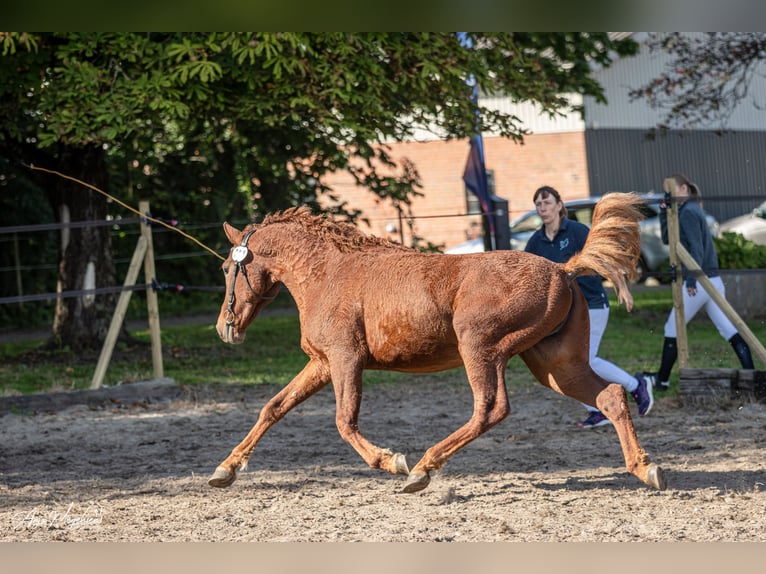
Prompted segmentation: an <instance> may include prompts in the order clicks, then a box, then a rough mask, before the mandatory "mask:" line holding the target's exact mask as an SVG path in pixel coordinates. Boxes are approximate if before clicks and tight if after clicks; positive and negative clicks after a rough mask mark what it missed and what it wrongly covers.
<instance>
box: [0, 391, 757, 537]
mask: <svg viewBox="0 0 766 574" xmlns="http://www.w3.org/2000/svg"><path fill="white" fill-rule="evenodd" d="M452 379H453V380H451V381H450V380H448V381H446V382H445V381H444V379H436V378H429V377H407V376H403V379H402V382H401V383H399V384H389V385H385V384H381V385H374V386H371V387H367V388H366V390H365V397H364V401H363V404H362V414H361V417H360V426H361V429H362V431H363V432H364V433H365V434H366V436H368V438H370V439H371V440H372V441H373V442H375V443H376V444H378V445H380V446H383V447H388V448H391V449H392V450H395V451H398V452H405V453H407V455H408V461H409V463H410V466H413V465H414V463H415V462H416V461H417V460H418V458H419V457H420V455H421V454H422V452H423V451H424V450H425V449H426V448H427V447H428V446H430V445H431V444H433V443H435V442H437V441H438V440H439V439H441V438H443V437H444V436H446V435H447V434H448V433H449V432H451V431H452V430H454V429H456V428H457V427H458V426H459V425H461V424H462V423H463V422H464V421H465V420H466V419H467V417H468V416H469V414H470V411H471V397H470V392H469V388H468V385H467V383H464V382H462V381H460V380H459V377H455V376H453V377H452ZM275 391H276V387H267V386H262V387H250V388H244V387H240V386H231V385H229V386H223V385H215V384H212V385H209V386H205V387H196V388H194V389H188V388H184V390H183V395H182V398H181V399H180V400H175V401H173V402H164V403H155V404H133V405H123V404H115V405H111V406H109V407H105V408H99V409H92V408H88V407H85V406H75V407H70V408H68V409H66V410H64V411H62V412H58V413H55V414H35V415H18V414H8V415H5V416H2V417H0V429H2V437H3V440H2V441H0V540H2V541H259V542H269V541H293V542H294V541H311V542H320V541H389V542H410V541H483V542H491V541H764V540H766V462H765V460H764V450H765V447H766V405H763V404H757V403H745V404H734V405H714V406H705V407H700V406H696V407H691V406H688V405H687V406H684V405H680V404H679V403H678V400H677V399H673V398H660V399H658V401H657V403H656V404H655V408H654V410H653V411H652V413H651V414H650V416H648V417H646V418H643V419H638V417H637V416H636V415H635V404H633V403H631V408H633V412H634V416H636V421H635V422H636V428H637V432H638V436H639V440H640V441H641V443H642V445H643V446H644V448H645V449H646V450H647V452H648V453H649V454H650V456H651V457H652V459H653V460H654V461H656V462H658V463H659V464H660V465H661V466H662V467H663V468H664V469H665V471H666V474H667V478H668V489H667V490H666V491H664V492H658V491H655V490H652V489H650V488H648V487H646V486H644V485H643V484H642V483H640V482H639V481H638V480H637V479H636V478H635V477H633V476H632V475H629V474H627V472H626V471H625V469H624V466H623V460H622V453H621V451H620V448H619V443H618V440H617V435H616V433H615V432H614V429H613V428H612V427H611V426H606V427H601V428H598V429H594V430H579V429H577V428H576V426H575V424H574V423H575V421H576V420H578V419H580V418H582V415H583V409H582V407H581V406H580V405H579V404H577V403H575V402H574V401H572V400H571V399H567V398H564V397H559V396H558V395H556V394H554V393H553V392H551V391H549V390H547V389H544V388H543V387H541V386H539V385H536V384H533V383H532V382H531V377H530V381H529V382H525V383H523V384H521V385H515V386H511V407H512V412H511V415H510V416H509V417H508V418H507V419H505V420H504V421H503V422H502V423H500V424H499V425H498V426H496V427H495V428H494V429H492V430H490V431H489V432H488V433H487V434H485V435H484V436H483V437H481V438H480V439H478V440H477V441H475V442H473V443H471V444H469V445H468V446H467V447H466V448H465V449H463V450H462V451H460V452H458V453H457V454H456V455H455V456H454V457H453V458H452V459H451V460H450V462H449V463H448V464H447V465H446V466H445V467H444V469H443V470H442V471H441V472H440V473H439V474H437V475H436V476H434V477H433V478H432V481H431V484H430V486H429V487H428V488H427V489H426V490H424V491H422V492H420V493H417V494H410V495H406V494H400V493H399V492H398V491H399V489H400V488H401V487H402V485H403V483H404V477H401V476H393V475H389V474H386V473H383V472H381V471H377V470H372V469H369V468H368V467H367V466H366V465H365V464H364V462H363V461H362V460H361V458H360V457H359V456H358V455H357V454H356V452H355V451H354V450H353V449H352V448H351V447H350V446H348V445H347V444H346V443H345V442H343V441H342V440H341V438H340V437H339V435H338V433H337V430H336V429H335V423H334V414H335V406H334V395H333V392H332V389H331V388H330V387H328V388H326V389H324V390H323V391H321V392H320V393H319V394H318V395H316V396H314V397H312V398H311V399H309V400H308V401H307V402H306V403H304V404H303V405H301V406H300V407H299V408H297V409H295V410H294V411H293V412H291V413H289V414H288V416H287V417H286V418H285V419H284V420H282V421H281V422H279V423H278V424H277V425H276V426H275V427H273V428H272V429H271V430H270V431H269V432H268V433H267V434H266V436H265V438H264V439H263V440H262V441H261V443H260V444H259V446H258V447H257V448H256V450H255V452H254V453H253V456H252V458H251V460H250V466H249V468H248V470H247V471H246V472H244V473H240V475H239V479H238V480H237V481H236V482H235V483H234V484H233V485H232V486H231V487H230V488H228V489H215V488H211V487H209V486H208V485H207V478H208V476H209V474H210V473H211V472H212V471H213V470H214V469H215V467H216V466H217V465H218V463H219V462H220V461H222V460H223V459H224V458H225V457H226V456H227V455H228V453H229V451H230V450H231V449H232V448H233V447H234V446H235V445H236V444H237V443H238V442H239V441H240V440H241V439H242V438H243V437H244V436H245V434H246V433H247V431H248V430H249V429H250V427H251V425H252V424H253V423H254V422H255V419H256V417H257V413H258V410H259V409H260V407H261V405H262V404H263V403H264V402H265V401H266V400H267V399H268V398H269V397H270V396H271V395H273V394H274V392H275Z"/></svg>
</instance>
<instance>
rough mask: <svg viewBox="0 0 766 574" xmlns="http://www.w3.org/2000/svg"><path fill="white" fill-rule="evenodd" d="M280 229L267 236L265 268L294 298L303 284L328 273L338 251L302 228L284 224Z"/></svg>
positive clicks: (304, 288) (338, 256)
mask: <svg viewBox="0 0 766 574" xmlns="http://www.w3.org/2000/svg"><path fill="white" fill-rule="evenodd" d="M280 231H281V233H274V234H273V235H272V236H271V237H269V238H268V245H269V249H268V255H267V259H268V260H270V261H271V263H272V266H271V268H270V269H269V270H270V271H271V273H272V274H273V275H274V277H275V278H276V279H278V280H279V281H280V282H281V283H283V284H284V286H285V287H286V288H287V289H288V290H289V291H290V293H291V294H292V295H293V296H294V297H295V296H299V295H300V292H303V291H305V290H306V288H307V287H306V286H307V285H311V284H312V283H316V282H317V280H318V279H320V278H321V277H323V276H325V275H327V273H332V271H331V269H332V268H333V267H334V266H335V265H337V264H338V259H339V258H341V257H342V254H341V253H339V252H338V251H337V250H336V249H335V248H334V247H332V246H330V245H327V244H326V243H325V242H324V241H322V240H321V239H319V238H317V237H314V236H312V235H310V234H308V233H307V232H306V231H304V230H302V229H295V228H292V226H286V228H285V229H284V230H280Z"/></svg>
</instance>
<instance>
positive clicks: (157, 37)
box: [0, 32, 636, 334]
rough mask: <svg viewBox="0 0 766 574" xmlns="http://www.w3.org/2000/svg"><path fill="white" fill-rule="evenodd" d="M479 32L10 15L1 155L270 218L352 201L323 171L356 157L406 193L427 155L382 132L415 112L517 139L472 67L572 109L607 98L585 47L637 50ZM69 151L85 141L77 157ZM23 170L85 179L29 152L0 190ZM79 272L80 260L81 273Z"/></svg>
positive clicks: (594, 54) (520, 129)
mask: <svg viewBox="0 0 766 574" xmlns="http://www.w3.org/2000/svg"><path fill="white" fill-rule="evenodd" d="M469 37H470V40H471V44H472V46H473V48H471V49H468V48H466V47H465V46H464V45H463V44H462V43H461V42H460V40H459V39H458V37H457V35H456V34H454V33H408V32H396V33H345V32H338V33H295V32H258V33H235V32H225V33H146V32H144V33H111V32H109V33H91V32H87V33H85V32H83V33H74V32H66V33H39V34H37V33H35V34H32V33H7V32H6V33H0V154H1V155H2V156H3V157H4V158H5V159H6V161H7V163H4V164H0V165H5V166H11V165H16V166H19V165H21V163H22V162H23V163H24V164H31V163H34V164H38V165H41V166H44V167H52V168H58V169H59V170H60V171H62V172H64V173H70V174H71V173H74V172H77V173H79V174H81V175H82V176H83V179H84V180H85V181H88V183H95V182H98V183H99V186H101V185H103V186H105V187H106V188H107V190H111V191H113V193H114V194H116V195H118V196H120V197H121V198H123V199H126V200H129V201H131V200H132V201H133V202H135V203H137V200H138V199H139V198H146V199H149V200H150V201H151V204H152V209H153V211H155V212H156V213H160V212H163V211H165V212H169V213H172V214H173V216H174V217H176V218H178V219H181V220H182V221H189V222H195V221H197V222H199V221H200V220H202V221H206V222H209V221H222V220H224V219H230V220H231V219H235V220H236V219H250V218H258V217H260V216H261V215H262V214H263V213H264V212H268V211H273V210H275V209H282V208H286V207H289V206H292V205H298V204H308V205H313V206H315V207H317V206H318V205H319V200H320V198H324V199H325V200H327V199H329V200H331V201H330V202H331V203H333V204H334V206H333V207H331V209H333V210H335V211H337V212H345V213H346V214H347V215H348V216H349V217H350V218H353V217H354V216H355V215H358V214H354V213H348V211H349V210H348V209H347V206H345V205H344V204H343V202H342V200H341V198H340V197H336V196H335V195H334V194H333V190H331V189H329V188H327V187H326V185H325V183H324V179H323V176H324V175H326V174H327V173H331V172H335V171H338V170H345V171H347V172H348V173H350V174H351V175H352V177H353V178H354V180H355V181H356V182H357V183H358V184H359V185H361V186H364V187H365V188H366V189H368V190H369V191H370V192H371V193H374V194H376V195H378V196H379V197H380V198H381V199H382V200H384V201H394V202H396V203H397V204H398V205H403V206H406V205H407V204H408V203H409V201H410V199H411V197H412V196H413V194H417V193H418V188H419V176H418V173H417V166H414V165H413V164H411V163H410V162H408V160H407V159H406V158H398V157H391V155H390V148H389V147H387V145H386V144H387V143H388V142H392V141H402V140H408V139H411V138H412V137H413V134H415V133H416V129H417V128H421V127H424V126H425V127H431V128H432V129H434V130H437V131H438V133H439V134H440V135H441V136H442V137H443V138H445V139H452V138H465V137H467V136H469V135H472V134H473V133H474V132H475V130H476V129H477V122H478V125H480V126H481V128H482V129H484V130H491V131H493V132H494V133H498V134H500V135H502V136H505V137H509V138H514V139H517V140H521V139H523V136H524V134H525V133H526V132H525V128H524V126H523V125H522V124H521V122H520V120H519V118H517V117H515V116H513V115H510V114H507V113H503V112H501V111H497V110H491V109H487V108H483V107H482V108H477V106H476V103H475V101H474V100H473V99H472V98H471V95H472V87H471V86H469V85H468V84H467V82H466V80H467V79H468V78H470V77H473V78H474V79H475V81H476V85H477V86H478V88H479V90H480V91H481V92H483V93H486V94H493V95H508V96H509V97H510V98H511V99H513V100H514V101H518V102H522V101H524V102H534V103H536V104H538V105H539V106H540V108H541V109H542V110H543V112H544V113H548V114H552V115H555V114H565V113H568V112H570V111H571V106H572V104H571V103H570V101H569V100H568V99H567V98H566V94H571V93H579V94H583V95H590V96H593V97H595V98H596V99H598V100H600V101H603V94H602V90H601V87H600V86H599V85H598V84H597V83H596V82H595V81H594V80H593V79H592V77H591V63H597V64H600V65H602V66H606V65H608V64H609V63H610V62H611V61H612V60H613V59H614V58H617V57H620V56H621V55H627V54H632V53H634V52H635V50H636V45H635V43H634V42H632V41H631V40H619V41H615V40H613V39H611V38H610V37H609V36H608V35H607V34H606V33H470V34H469ZM67 158H82V159H81V160H77V163H78V165H77V169H74V167H75V166H74V165H72V163H71V161H72V160H71V159H67ZM83 161H86V162H88V165H85V164H83V163H82V162H83ZM14 162H16V163H14ZM96 171H98V172H99V173H95V172H96ZM11 172H13V173H11ZM19 179H24V180H32V179H33V180H34V181H35V183H37V185H38V186H39V187H40V188H41V189H45V190H46V192H47V194H48V197H49V200H50V202H51V205H52V206H53V207H54V209H53V213H54V214H56V213H58V208H59V207H60V204H61V203H62V202H66V201H71V200H72V197H73V195H74V194H77V193H78V191H77V190H75V189H73V188H64V187H61V185H60V183H58V182H55V181H53V180H52V179H51V178H50V176H46V177H42V176H39V175H38V174H30V173H29V172H28V170H25V169H24V168H19V167H17V168H16V169H15V170H14V169H10V168H9V172H8V173H7V174H6V177H5V178H4V179H2V180H0V185H3V186H4V193H11V194H12V193H17V192H19V191H18V190H20V189H21V187H20V186H18V185H15V184H14V181H16V182H18V181H19ZM14 190H15V191H14ZM82 198H83V199H82V201H83V202H85V203H84V204H83V205H81V206H79V210H78V213H79V214H81V216H82V214H87V213H101V212H102V211H104V210H102V209H92V206H90V205H89V204H90V203H96V204H98V203H103V202H105V199H104V198H103V197H101V196H98V195H96V194H83V195H82ZM323 204H324V205H326V204H327V201H324V202H323ZM73 218H74V215H73ZM217 235H218V236H220V235H221V234H220V233H219V234H217ZM201 239H203V240H206V239H207V238H206V237H201ZM81 240H82V239H81V238H80V237H79V236H78V235H77V234H75V233H73V237H72V241H74V242H75V245H74V246H73V248H72V253H71V254H69V255H68V254H67V253H64V254H62V261H63V260H66V259H67V257H80V258H82V257H90V258H91V259H99V258H100V257H102V256H103V255H106V257H107V258H108V257H110V254H111V246H110V245H109V244H108V241H106V239H104V238H95V239H94V238H89V239H88V242H89V243H88V244H87V245H77V241H81ZM210 243H212V244H213V245H214V246H215V241H212V240H211V241H210ZM219 247H225V246H223V245H222V244H219ZM99 250H100V251H101V252H102V253H101V254H100V255H98V256H97V255H96V251H99ZM182 265H183V264H182ZM104 267H105V268H108V267H109V265H108V262H105V263H104ZM187 267H188V266H187ZM74 268H79V267H78V266H75V267H74ZM75 275H76V274H75ZM79 280H80V278H78V277H76V276H74V275H73V274H72V273H70V276H69V277H68V282H69V286H70V287H72V288H79V285H78V281H79ZM102 280H103V281H106V282H109V281H111V284H114V278H113V277H111V278H110V277H108V276H107V277H105V278H103V279H102ZM63 287H64V288H65V289H66V288H67V285H63ZM72 312H75V311H72ZM100 330H103V329H102V328H94V329H93V332H94V333H96V334H98V333H99V332H100Z"/></svg>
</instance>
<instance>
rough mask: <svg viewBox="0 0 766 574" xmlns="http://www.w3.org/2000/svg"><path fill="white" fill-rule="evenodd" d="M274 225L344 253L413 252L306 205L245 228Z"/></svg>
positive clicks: (272, 215)
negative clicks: (303, 233) (301, 232)
mask: <svg viewBox="0 0 766 574" xmlns="http://www.w3.org/2000/svg"><path fill="white" fill-rule="evenodd" d="M277 223H293V224H296V225H299V226H300V227H301V228H302V229H303V230H304V231H306V233H308V234H310V235H313V236H315V237H317V238H319V239H321V240H322V241H325V242H327V243H330V244H332V245H334V246H335V247H337V248H338V250H339V251H341V252H344V253H347V252H351V251H363V250H365V249H371V248H386V249H397V250H404V251H413V249H412V248H410V247H406V246H404V245H401V244H399V243H395V242H393V241H389V240H388V239H383V238H382V237H376V236H374V235H366V234H364V233H362V232H361V231H360V230H359V229H357V228H356V227H355V226H354V225H352V224H350V223H347V222H342V221H333V220H332V219H330V218H329V217H328V216H327V215H325V214H320V215H316V214H314V213H312V212H311V209H310V208H309V207H307V206H305V205H303V206H300V207H291V208H289V209H285V210H284V211H277V212H274V213H271V214H269V215H267V216H266V217H265V218H264V220H263V222H262V223H259V224H253V225H251V226H248V228H251V227H256V228H263V227H267V226H269V225H274V224H277Z"/></svg>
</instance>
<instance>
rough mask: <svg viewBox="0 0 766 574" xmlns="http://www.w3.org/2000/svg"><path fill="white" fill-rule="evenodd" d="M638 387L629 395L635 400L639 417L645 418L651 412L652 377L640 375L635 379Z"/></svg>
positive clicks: (652, 398) (652, 403) (652, 399)
mask: <svg viewBox="0 0 766 574" xmlns="http://www.w3.org/2000/svg"><path fill="white" fill-rule="evenodd" d="M636 380H637V381H638V386H637V387H636V390H635V391H633V392H632V393H630V394H631V395H633V398H634V399H636V404H637V405H638V414H639V416H642V417H645V416H646V415H648V414H649V411H650V410H652V406H653V405H654V397H653V396H652V387H654V377H653V376H651V375H647V374H645V373H644V374H641V375H638V376H637V377H636Z"/></svg>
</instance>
